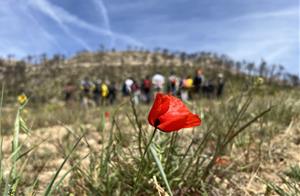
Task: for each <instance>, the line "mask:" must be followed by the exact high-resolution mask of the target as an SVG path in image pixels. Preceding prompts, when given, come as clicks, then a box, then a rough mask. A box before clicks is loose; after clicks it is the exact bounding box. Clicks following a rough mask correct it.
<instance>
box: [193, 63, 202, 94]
mask: <svg viewBox="0 0 300 196" xmlns="http://www.w3.org/2000/svg"><path fill="white" fill-rule="evenodd" d="M203 82H204V75H203V71H202V69H198V70H197V71H196V75H195V77H194V81H193V86H194V92H195V94H196V95H197V96H198V97H199V94H200V93H201V88H202V84H203Z"/></svg>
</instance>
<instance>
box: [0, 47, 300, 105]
mask: <svg viewBox="0 0 300 196" xmlns="http://www.w3.org/2000/svg"><path fill="white" fill-rule="evenodd" d="M196 68H202V69H203V70H204V72H205V75H206V77H207V78H212V79H213V78H214V77H215V76H216V75H217V74H218V73H219V72H223V73H225V75H226V76H227V77H230V78H236V77H238V78H243V77H245V76H246V75H260V76H262V77H264V78H266V79H267V80H268V81H269V82H270V83H276V84H280V85H297V84H298V83H299V79H298V77H297V76H295V75H292V74H288V73H285V70H284V68H283V66H280V65H272V66H271V65H267V63H266V62H265V61H263V60H262V62H261V64H260V65H255V64H254V63H251V62H250V63H249V62H246V61H243V62H239V61H234V60H232V59H231V58H229V57H227V56H226V55H217V54H214V53H210V52H200V53H193V54H188V53H185V52H170V51H168V50H166V49H158V50H156V51H154V52H150V51H143V50H140V51H129V50H128V51H99V52H79V53H78V54H76V55H75V56H73V57H70V58H65V57H64V56H63V55H54V56H53V57H52V58H48V57H47V56H46V55H45V54H43V55H41V56H28V57H26V58H25V59H24V60H14V59H13V58H12V57H11V56H10V57H9V58H6V59H1V60H0V82H1V83H2V84H4V85H5V89H6V90H5V93H6V95H7V96H8V97H11V96H16V95H18V94H20V93H22V92H25V93H26V94H27V95H29V96H30V97H31V99H32V100H33V101H34V100H40V101H45V100H49V99H52V98H58V97H60V96H61V95H62V89H63V86H64V85H65V84H66V83H67V82H69V81H71V82H72V83H74V84H78V83H79V80H80V79H82V78H84V77H86V76H87V77H89V78H90V79H91V80H96V79H103V80H105V79H109V80H111V81H115V82H117V83H118V84H120V83H121V82H122V81H123V80H124V79H125V78H126V77H129V76H130V77H134V78H136V79H137V80H140V79H141V78H143V77H145V76H146V75H152V74H154V73H155V72H161V73H164V74H165V75H169V74H170V72H171V71H174V72H175V73H176V74H177V75H178V76H180V77H186V76H187V75H194V71H195V69H196ZM232 76H234V77H232Z"/></svg>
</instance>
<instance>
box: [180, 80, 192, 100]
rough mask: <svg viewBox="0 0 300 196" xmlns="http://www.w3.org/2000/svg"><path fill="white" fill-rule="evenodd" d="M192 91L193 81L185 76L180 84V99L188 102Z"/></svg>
mask: <svg viewBox="0 0 300 196" xmlns="http://www.w3.org/2000/svg"><path fill="white" fill-rule="evenodd" d="M192 89H193V79H192V77H191V76H187V77H186V78H185V79H183V80H182V82H181V91H180V92H181V96H180V97H181V99H182V100H183V101H188V100H189V99H191V98H192V97H191V91H192Z"/></svg>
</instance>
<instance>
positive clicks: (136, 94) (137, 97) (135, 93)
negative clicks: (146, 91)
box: [131, 80, 141, 105]
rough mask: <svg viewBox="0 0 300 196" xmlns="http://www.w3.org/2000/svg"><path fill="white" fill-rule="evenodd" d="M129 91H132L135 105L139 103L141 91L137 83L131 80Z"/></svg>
mask: <svg viewBox="0 0 300 196" xmlns="http://www.w3.org/2000/svg"><path fill="white" fill-rule="evenodd" d="M131 93H132V99H133V102H134V104H135V105H138V104H139V100H140V95H141V91H140V87H139V85H138V83H137V82H136V81H135V80H133V83H132V85H131Z"/></svg>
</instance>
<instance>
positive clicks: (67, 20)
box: [29, 0, 143, 47]
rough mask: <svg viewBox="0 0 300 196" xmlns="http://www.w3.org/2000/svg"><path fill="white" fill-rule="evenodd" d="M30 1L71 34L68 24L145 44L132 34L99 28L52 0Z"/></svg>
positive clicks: (133, 42) (137, 43)
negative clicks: (51, 0) (52, 2)
mask: <svg viewBox="0 0 300 196" xmlns="http://www.w3.org/2000/svg"><path fill="white" fill-rule="evenodd" d="M29 3H30V4H31V5H32V6H33V7H34V8H36V9H38V10H40V11H42V12H43V13H45V14H47V15H48V16H49V17H51V18H52V19H53V20H55V21H56V22H57V23H58V24H59V25H60V26H61V28H63V29H64V30H65V31H67V32H68V33H70V34H71V35H72V33H71V32H69V30H68V28H67V24H72V25H76V26H78V27H80V28H83V29H86V30H89V31H92V32H95V33H98V34H102V35H107V36H110V35H112V36H114V37H115V38H116V39H120V40H121V41H124V42H126V43H128V44H134V45H143V44H142V43H141V42H139V41H137V40H136V39H134V38H132V37H130V36H127V35H123V34H119V33H115V32H111V31H110V30H108V29H103V28H99V27H96V26H95V25H92V24H90V23H87V22H86V21H84V20H81V19H80V18H78V17H77V16H75V15H73V14H71V13H69V12H68V11H67V10H65V9H63V8H61V7H59V6H56V5H54V4H51V3H50V2H48V1H46V0H30V1H29ZM72 37H73V38H74V39H77V41H78V42H81V44H83V45H86V44H84V41H83V40H81V39H80V38H78V37H75V36H74V35H72ZM86 47H88V46H87V45H86Z"/></svg>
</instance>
